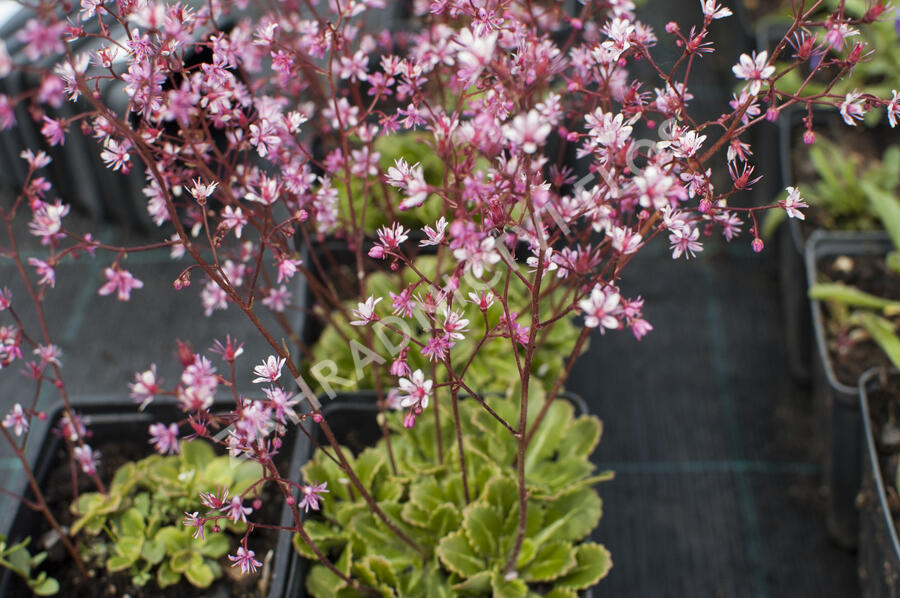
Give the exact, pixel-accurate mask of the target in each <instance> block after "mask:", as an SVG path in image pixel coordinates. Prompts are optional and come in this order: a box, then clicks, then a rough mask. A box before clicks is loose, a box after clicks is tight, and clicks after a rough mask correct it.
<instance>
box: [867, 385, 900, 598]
mask: <svg viewBox="0 0 900 598" xmlns="http://www.w3.org/2000/svg"><path fill="white" fill-rule="evenodd" d="M885 373H886V372H885V371H884V370H883V369H881V368H875V369H872V370H869V371H868V372H866V373H865V374H863V376H862V377H861V378H860V379H859V406H860V410H861V412H862V421H863V429H864V431H865V437H866V448H867V453H866V466H865V467H864V470H863V471H864V474H863V481H862V491H861V496H862V500H861V501H860V525H859V555H858V566H859V579H860V584H861V586H862V596H863V598H900V538H898V537H897V528H896V527H895V526H894V518H893V516H892V514H891V509H890V506H889V504H888V498H887V491H886V489H885V483H884V476H883V475H882V468H883V465H882V460H881V457H880V451H879V442H878V441H877V440H876V439H875V435H876V430H877V429H878V428H877V426H878V424H879V423H881V422H875V421H872V415H871V414H872V403H871V402H870V401H871V400H872V399H871V392H872V391H874V390H876V389H877V388H879V387H882V384H883V382H884V380H885V379H887V378H885V376H884V374H885ZM892 381H893V382H894V383H895V384H896V382H897V378H896V377H893V378H892ZM886 473H889V472H886ZM895 475H896V474H895ZM888 479H893V478H892V477H889V478H888Z"/></svg>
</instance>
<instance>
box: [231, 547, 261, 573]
mask: <svg viewBox="0 0 900 598" xmlns="http://www.w3.org/2000/svg"><path fill="white" fill-rule="evenodd" d="M255 556H256V553H255V552H253V551H252V550H247V549H246V548H244V547H243V546H241V547H239V548H238V549H237V555H236V556H232V555H230V554H229V555H228V560H230V561H231V562H232V563H233V564H232V565H231V566H232V567H236V566H238V565H240V566H241V573H244V574H247V573H256V568H257V567H262V563H260V562H259V561H257V560H256V559H255V558H253V557H255Z"/></svg>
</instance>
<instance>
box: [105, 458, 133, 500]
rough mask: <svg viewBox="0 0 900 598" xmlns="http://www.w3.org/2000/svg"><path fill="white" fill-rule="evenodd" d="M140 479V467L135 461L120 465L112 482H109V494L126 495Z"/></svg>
mask: <svg viewBox="0 0 900 598" xmlns="http://www.w3.org/2000/svg"><path fill="white" fill-rule="evenodd" d="M139 479H140V472H139V471H138V467H137V465H136V464H135V463H133V462H128V463H125V464H124V465H122V466H121V467H119V469H117V470H116V473H115V475H114V476H113V480H112V482H110V484H109V494H119V495H123V496H124V495H125V494H128V493H129V492H131V489H132V488H133V487H134V485H135V484H137V482H138V481H139Z"/></svg>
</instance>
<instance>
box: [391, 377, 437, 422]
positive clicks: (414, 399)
mask: <svg viewBox="0 0 900 598" xmlns="http://www.w3.org/2000/svg"><path fill="white" fill-rule="evenodd" d="M433 384H434V382H433V381H431V380H426V379H425V374H424V373H422V370H416V371H415V372H413V373H412V376H410V377H409V378H400V382H399V386H400V389H399V390H400V406H401V407H414V408H416V409H417V410H418V411H420V412H421V410H422V409H425V408H426V407H428V399H429V397H431V387H432V385H433Z"/></svg>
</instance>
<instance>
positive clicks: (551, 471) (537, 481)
mask: <svg viewBox="0 0 900 598" xmlns="http://www.w3.org/2000/svg"><path fill="white" fill-rule="evenodd" d="M593 470H594V466H593V464H591V462H590V461H587V460H586V459H584V458H583V457H571V458H568V459H561V460H559V461H541V462H540V463H537V464H535V465H534V466H533V467H532V468H531V471H529V472H528V473H527V474H526V475H527V478H526V479H527V481H528V484H531V485H535V486H537V487H538V488H541V489H542V490H545V491H547V492H549V493H550V494H555V493H556V492H558V491H560V490H564V489H567V488H571V487H572V485H573V484H575V483H577V482H579V481H581V480H583V479H585V478H587V477H588V476H589V475H590V474H591V472H592V471H593Z"/></svg>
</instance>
